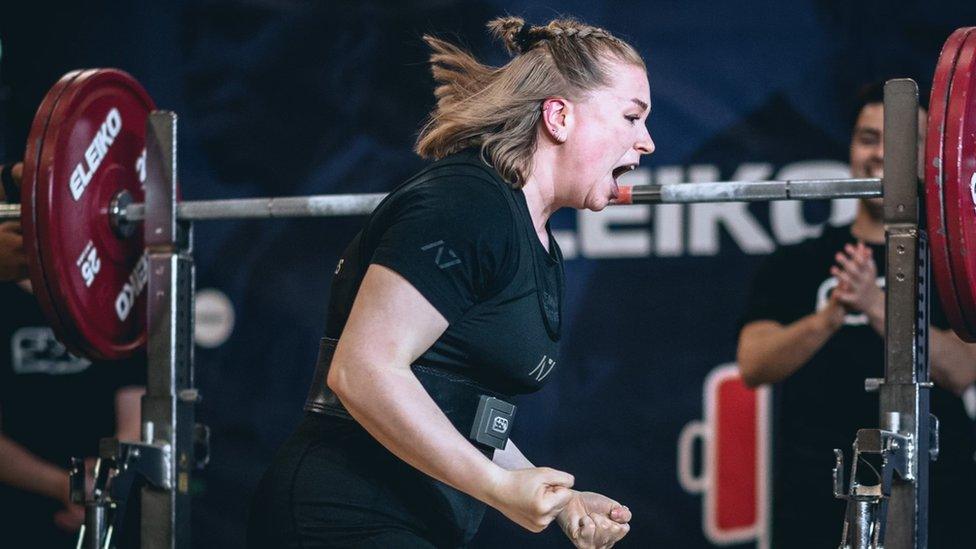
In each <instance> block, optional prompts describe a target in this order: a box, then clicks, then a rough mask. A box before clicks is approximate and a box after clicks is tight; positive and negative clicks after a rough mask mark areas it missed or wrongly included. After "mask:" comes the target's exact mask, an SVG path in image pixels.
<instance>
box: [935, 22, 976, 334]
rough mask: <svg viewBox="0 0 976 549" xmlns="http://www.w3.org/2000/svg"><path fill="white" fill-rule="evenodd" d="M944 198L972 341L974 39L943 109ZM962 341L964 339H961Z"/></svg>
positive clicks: (975, 315)
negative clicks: (944, 116)
mask: <svg viewBox="0 0 976 549" xmlns="http://www.w3.org/2000/svg"><path fill="white" fill-rule="evenodd" d="M945 128H946V131H945V151H944V157H943V159H944V160H945V165H944V168H943V176H944V179H943V185H942V193H943V194H942V196H943V205H944V208H945V224H946V238H947V241H948V247H949V264H950V265H951V266H952V279H953V280H954V281H955V283H956V296H957V298H958V300H959V306H960V308H961V310H962V315H963V319H964V320H965V321H966V323H967V325H968V327H969V331H968V332H967V333H966V334H965V336H969V337H963V339H965V340H967V341H974V340H976V332H974V331H973V327H976V195H974V193H976V33H971V34H970V35H969V36H967V37H966V41H965V43H964V44H963V46H962V49H961V50H960V51H959V60H958V61H956V67H955V69H954V70H953V72H952V85H951V86H950V89H949V96H948V103H947V105H946V124H945ZM960 337H962V336H960Z"/></svg>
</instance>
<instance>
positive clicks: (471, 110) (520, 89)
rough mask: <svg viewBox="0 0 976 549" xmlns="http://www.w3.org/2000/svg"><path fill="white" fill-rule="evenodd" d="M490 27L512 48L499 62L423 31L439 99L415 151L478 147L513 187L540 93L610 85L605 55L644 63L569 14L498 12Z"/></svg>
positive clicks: (429, 153) (525, 166) (526, 167)
mask: <svg viewBox="0 0 976 549" xmlns="http://www.w3.org/2000/svg"><path fill="white" fill-rule="evenodd" d="M488 29H489V31H490V32H491V34H492V35H493V36H494V37H495V38H497V39H499V40H501V41H502V43H503V44H504V45H505V48H506V49H507V50H508V52H509V53H510V54H511V55H512V59H511V60H510V61H509V62H508V63H507V64H505V65H504V66H502V67H490V66H487V65H484V64H482V63H480V62H479V61H478V60H477V59H475V58H474V56H472V55H471V54H470V53H468V52H467V51H465V50H463V49H461V48H459V47H458V46H455V45H454V44H451V43H450V42H446V41H444V40H440V39H438V38H434V37H432V36H429V35H425V36H424V41H425V42H427V44H428V45H429V46H430V48H431V49H432V50H433V53H432V54H431V56H430V64H431V71H432V72H433V74H434V81H435V83H436V87H435V89H434V96H435V97H436V98H437V105H436V106H435V107H434V110H433V111H432V112H431V114H430V117H429V119H428V120H427V123H426V124H425V125H424V127H423V128H422V129H421V131H420V135H419V136H418V137H417V143H416V146H415V147H414V150H415V151H416V152H417V154H419V155H420V156H421V157H423V158H434V159H440V158H443V157H445V156H447V155H449V154H452V153H455V152H457V151H460V150H462V149H466V148H469V147H476V146H477V147H480V148H481V153H482V155H483V156H484V157H485V158H487V159H488V161H489V162H490V163H491V164H492V165H493V166H494V167H495V169H496V170H498V172H499V173H500V174H501V176H502V177H503V178H504V179H505V180H506V181H508V182H509V183H510V184H511V185H512V186H513V187H515V188H521V187H522V186H523V185H524V184H525V181H526V179H527V178H528V176H529V175H530V174H529V172H530V170H531V163H532V155H533V154H534V153H535V149H536V123H537V122H538V120H539V117H540V116H541V105H542V102H543V101H544V100H545V99H546V98H548V97H553V96H561V97H565V98H567V99H571V100H579V99H580V98H581V97H582V96H583V95H584V94H586V93H587V92H589V91H591V90H594V89H597V88H599V87H602V86H606V85H608V84H609V83H610V75H609V74H608V72H607V67H606V63H607V62H608V61H610V60H619V61H624V62H627V63H631V64H634V65H636V66H639V67H641V68H644V69H645V70H646V67H645V65H644V60H643V59H642V58H641V56H640V54H638V53H637V51H636V50H635V49H634V48H633V47H632V46H631V45H630V44H627V43H626V42H624V41H623V40H620V39H619V38H616V37H614V36H613V35H611V34H610V33H609V32H607V31H606V30H604V29H601V28H598V27H593V26H590V25H586V24H584V23H581V22H579V21H576V20H574V19H556V20H554V21H551V22H549V24H547V25H545V26H541V27H528V26H526V25H525V21H524V20H523V19H522V18H520V17H499V18H497V19H494V20H492V21H490V22H489V23H488Z"/></svg>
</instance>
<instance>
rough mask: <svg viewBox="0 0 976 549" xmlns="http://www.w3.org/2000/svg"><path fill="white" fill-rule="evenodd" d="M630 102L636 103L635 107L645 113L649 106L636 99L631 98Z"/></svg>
mask: <svg viewBox="0 0 976 549" xmlns="http://www.w3.org/2000/svg"><path fill="white" fill-rule="evenodd" d="M631 101H633V102H634V103H637V106H638V107H640V108H641V110H642V111H646V110H647V108H648V106H649V105H648V104H647V103H645V102H643V101H641V100H640V99H637V98H636V97H633V98H631Z"/></svg>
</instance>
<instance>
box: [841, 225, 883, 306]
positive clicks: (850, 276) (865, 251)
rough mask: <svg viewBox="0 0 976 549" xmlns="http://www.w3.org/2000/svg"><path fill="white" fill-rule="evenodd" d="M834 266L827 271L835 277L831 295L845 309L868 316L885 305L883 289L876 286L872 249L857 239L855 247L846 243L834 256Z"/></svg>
mask: <svg viewBox="0 0 976 549" xmlns="http://www.w3.org/2000/svg"><path fill="white" fill-rule="evenodd" d="M834 259H836V260H837V265H834V266H832V267H831V268H830V274H832V275H833V276H834V277H836V278H837V287H836V288H834V292H833V296H832V297H836V299H837V301H838V302H840V303H841V304H842V305H843V306H844V308H845V309H847V310H848V311H853V312H862V313H867V314H868V315H869V316H870V315H871V314H872V313H874V312H876V311H878V308H879V307H880V308H881V309H883V308H884V292H883V291H882V290H881V288H879V287H878V284H877V278H878V268H877V266H876V265H875V264H874V257H873V256H872V254H871V249H870V248H868V247H867V246H865V245H864V243H863V242H858V243H857V246H854V245H852V244H847V245H845V246H844V251H842V252H837V254H836V255H835V256H834Z"/></svg>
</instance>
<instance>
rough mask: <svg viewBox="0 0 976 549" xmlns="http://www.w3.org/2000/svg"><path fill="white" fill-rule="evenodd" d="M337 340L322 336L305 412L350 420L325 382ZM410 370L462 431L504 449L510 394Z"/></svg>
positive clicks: (417, 368)
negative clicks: (505, 394) (508, 395)
mask: <svg viewBox="0 0 976 549" xmlns="http://www.w3.org/2000/svg"><path fill="white" fill-rule="evenodd" d="M338 342H339V341H338V340H336V339H332V338H328V337H323V338H322V342H321V344H320V345H319V358H318V360H317V361H316V363H315V375H313V376H312V388H311V389H310V390H309V392H308V398H307V399H306V400H305V411H306V412H313V413H317V414H325V415H330V416H338V417H343V418H346V419H350V420H351V419H353V418H352V416H350V415H349V412H348V411H346V408H345V406H343V405H342V403H341V402H339V398H338V397H337V396H336V394H335V393H333V392H332V390H331V389H329V386H328V385H327V384H326V378H327V377H328V375H329V366H330V365H331V364H332V355H333V354H335V349H336V345H337V344H338ZM410 369H411V370H412V371H413V373H414V375H416V376H417V379H419V380H420V383H421V385H423V386H424V389H426V390H427V392H428V393H429V394H430V396H431V398H433V399H434V402H436V403H437V405H438V406H439V407H440V409H441V410H442V411H443V412H444V415H446V416H447V418H448V419H449V420H451V423H452V424H453V425H454V427H455V428H456V429H457V430H458V431H460V432H461V434H464V435H466V436H468V438H469V439H471V441H472V442H473V443H474V444H475V445H476V446H479V447H481V448H482V449H484V450H487V449H489V448H494V449H498V450H501V449H504V448H505V443H506V442H507V441H508V436H509V433H511V431H512V420H513V418H514V416H515V405H514V404H511V403H509V402H506V400H505V398H507V397H505V396H504V395H501V394H499V393H497V392H495V391H492V390H490V389H488V388H486V387H484V386H482V385H481V384H479V383H476V382H475V381H473V380H471V379H469V378H466V377H464V376H460V375H457V374H453V373H449V372H445V371H443V370H438V369H435V368H429V367H426V366H418V365H413V366H411V367H410Z"/></svg>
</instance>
